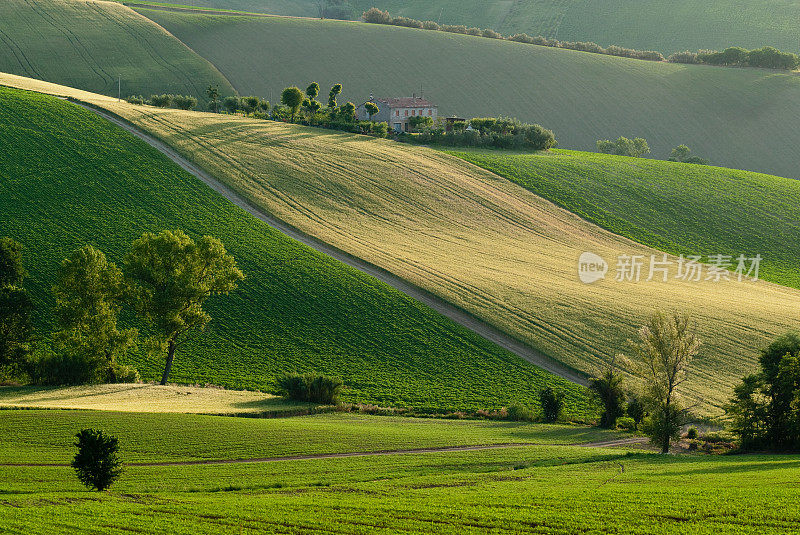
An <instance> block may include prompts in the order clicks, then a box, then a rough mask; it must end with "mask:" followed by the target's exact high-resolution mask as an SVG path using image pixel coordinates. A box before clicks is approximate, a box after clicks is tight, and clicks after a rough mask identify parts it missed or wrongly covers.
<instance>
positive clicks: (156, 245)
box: [125, 230, 244, 385]
mask: <svg viewBox="0 0 800 535" xmlns="http://www.w3.org/2000/svg"><path fill="white" fill-rule="evenodd" d="M125 273H126V275H127V277H128V279H129V283H130V286H131V290H132V293H133V296H134V302H135V304H136V307H137V310H138V312H139V314H140V315H141V316H142V317H143V318H144V319H145V320H146V321H148V322H149V323H150V324H151V325H152V326H153V327H154V328H155V330H156V332H157V333H158V334H157V335H156V336H155V338H154V339H153V341H154V342H156V346H157V347H158V348H160V349H161V350H162V351H163V350H166V364H165V366H164V373H163V375H162V376H161V384H162V385H164V384H167V379H169V373H170V370H171V369H172V362H173V360H174V357H175V350H176V349H177V348H178V346H179V345H180V344H181V343H182V342H183V341H184V340H185V338H186V335H187V334H188V333H190V332H192V331H194V330H198V329H203V328H204V327H205V326H206V325H207V324H208V322H209V321H211V316H209V315H208V313H207V312H206V311H205V310H203V303H204V302H205V300H206V299H207V298H208V297H210V296H212V295H216V294H227V293H228V292H230V291H232V290H234V289H235V288H236V285H237V283H238V282H239V281H241V280H242V279H244V274H243V273H242V272H241V270H240V269H239V268H238V267H237V266H236V261H235V260H234V258H233V256H231V255H230V254H228V252H227V251H226V250H225V246H224V245H223V244H222V242H221V241H219V240H218V239H216V238H214V237H212V236H203V237H202V238H200V239H199V240H197V241H196V242H195V241H194V240H192V239H191V238H190V237H189V236H187V235H186V234H185V233H184V232H183V231H180V230H176V231H174V232H173V231H169V230H165V231H163V232H161V233H160V234H152V233H149V232H148V233H145V234H143V235H142V237H141V238H139V239H138V240H136V241H135V242H133V245H132V246H131V249H130V251H129V252H128V254H127V255H126V256H125Z"/></svg>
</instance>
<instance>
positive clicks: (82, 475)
mask: <svg viewBox="0 0 800 535" xmlns="http://www.w3.org/2000/svg"><path fill="white" fill-rule="evenodd" d="M75 437H76V438H77V439H78V441H77V442H75V446H77V448H78V453H77V454H75V458H74V459H73V460H72V468H74V469H75V473H76V474H77V476H78V479H80V480H81V483H83V484H84V485H86V486H87V487H89V488H93V489H95V490H97V491H102V490H105V489H107V488H108V487H110V486H111V484H112V483H113V482H114V481H116V480H117V479H118V478H119V476H120V474H122V461H121V460H120V459H119V456H118V455H117V453H118V451H119V446H118V443H117V438H116V437H113V436H110V435H105V434H103V432H102V431H97V430H94V429H84V430H83V431H81V432H79V433H78V434H77V435H75Z"/></svg>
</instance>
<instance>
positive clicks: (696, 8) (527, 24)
mask: <svg viewBox="0 0 800 535" xmlns="http://www.w3.org/2000/svg"><path fill="white" fill-rule="evenodd" d="M160 2H161V3H168V4H184V5H193V6H198V7H211V8H218V9H233V10H241V11H250V12H256V13H272V14H275V15H294V16H302V17H316V16H317V14H318V13H319V8H318V2H315V1H313V0H299V1H296V2H288V1H286V0H192V1H191V2H190V1H189V0H160ZM348 3H349V4H350V5H351V6H353V15H354V17H355V18H357V17H359V16H360V15H361V13H362V12H363V11H365V10H367V9H369V8H371V7H378V8H379V9H383V10H387V11H389V12H390V13H391V14H392V15H395V16H397V15H402V16H405V17H410V18H413V19H417V20H433V21H438V22H440V23H441V24H463V25H465V26H477V27H478V28H492V29H494V30H497V31H499V32H500V33H502V34H504V35H513V34H515V33H527V34H529V35H543V36H545V37H554V38H558V39H561V40H563V41H594V42H596V43H599V44H601V45H603V46H608V45H612V44H616V45H620V46H625V47H630V48H639V49H646V50H658V51H659V52H663V53H665V54H667V53H671V52H676V51H680V50H686V49H691V50H698V49H704V48H712V49H722V48H725V47H728V46H743V47H745V48H760V47H762V46H765V45H771V46H775V47H778V48H781V49H785V50H790V51H795V52H796V51H797V33H798V31H800V22H798V21H800V4H798V3H797V2H791V1H789V2H787V1H785V0H764V1H762V2H746V1H744V0H713V1H709V2H693V1H691V0H673V1H672V2H658V1H655V0H639V1H635V0H603V1H601V0H348Z"/></svg>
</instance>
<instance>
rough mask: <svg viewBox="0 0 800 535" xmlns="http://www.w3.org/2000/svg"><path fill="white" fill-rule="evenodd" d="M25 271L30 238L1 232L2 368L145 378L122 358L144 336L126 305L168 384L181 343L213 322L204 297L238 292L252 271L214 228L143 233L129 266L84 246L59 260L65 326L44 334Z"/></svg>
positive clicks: (51, 375) (66, 376) (58, 294)
mask: <svg viewBox="0 0 800 535" xmlns="http://www.w3.org/2000/svg"><path fill="white" fill-rule="evenodd" d="M26 275H27V274H26V271H25V270H24V268H23V266H22V246H21V245H20V244H19V243H18V242H16V241H15V240H13V239H11V238H8V237H6V238H2V239H0V376H4V377H6V378H17V379H19V378H23V377H27V379H28V380H29V381H31V382H34V383H37V384H84V383H98V382H133V381H136V380H138V373H137V371H136V370H135V369H133V368H131V367H128V366H123V365H121V361H124V360H125V357H126V356H127V355H128V353H129V352H131V351H132V350H133V349H134V347H135V346H136V345H137V344H138V343H139V339H140V335H139V331H138V330H137V329H134V328H122V327H120V324H119V317H120V315H121V314H122V313H123V311H125V312H127V313H129V314H130V315H132V316H135V317H137V318H138V320H139V322H140V323H141V324H142V326H144V328H145V329H146V331H147V336H146V338H145V339H144V340H143V343H144V344H145V345H146V348H147V350H148V352H149V353H151V354H154V355H160V356H161V357H162V358H163V359H164V369H163V373H162V377H161V384H166V383H167V380H168V379H169V376H170V372H171V370H172V365H173V362H174V359H175V356H176V354H177V352H178V351H179V349H180V347H182V345H183V344H184V342H185V341H186V340H187V339H188V338H189V337H190V335H191V333H193V332H197V331H200V330H202V329H204V328H205V327H206V325H208V323H209V321H211V317H210V315H209V314H208V312H206V311H205V310H204V308H203V304H204V303H205V301H206V300H207V299H208V298H209V297H211V296H213V295H221V294H227V293H229V292H231V291H233V290H234V289H235V288H236V287H237V284H238V283H239V282H240V281H241V280H243V278H244V274H243V273H242V271H241V270H240V269H239V268H238V267H237V265H236V261H235V259H234V258H233V256H232V255H230V254H229V253H228V252H227V251H226V249H225V247H224V245H223V244H222V242H221V241H219V240H218V239H216V238H214V237H212V236H203V237H201V238H199V239H197V240H194V239H192V238H190V237H189V236H188V235H187V234H185V233H184V232H182V231H180V230H176V231H163V232H161V233H159V234H153V233H149V232H148V233H144V234H143V235H142V236H141V237H140V238H139V239H137V240H135V241H134V242H133V243H132V244H131V245H130V247H129V249H128V251H127V253H126V254H125V257H124V260H123V266H122V268H119V267H118V266H117V265H116V264H114V263H113V262H110V261H109V260H108V259H107V258H106V256H105V254H103V252H102V251H100V250H99V249H97V248H95V247H93V246H91V245H86V246H83V247H81V248H79V249H77V250H76V251H74V252H73V253H72V254H71V255H70V256H69V257H67V258H65V259H64V260H63V261H62V262H61V264H60V266H59V269H58V273H57V276H56V282H55V284H54V285H53V288H52V291H53V296H54V297H55V307H54V310H53V313H54V315H55V317H56V324H57V328H56V330H55V331H54V332H53V333H51V335H50V340H49V341H46V340H44V339H43V338H41V337H37V336H36V335H35V330H34V326H33V320H32V313H33V310H34V305H33V301H32V300H31V298H30V295H29V294H28V292H27V290H26V289H25V287H24V280H25V278H26Z"/></svg>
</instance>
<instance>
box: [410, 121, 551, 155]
mask: <svg viewBox="0 0 800 535" xmlns="http://www.w3.org/2000/svg"><path fill="white" fill-rule="evenodd" d="M409 124H410V126H411V127H412V130H413V131H416V132H418V133H417V134H415V135H401V136H400V137H399V139H400V140H401V141H413V142H416V143H423V144H426V145H429V144H436V145H446V146H451V147H492V148H499V149H520V150H547V149H550V148H552V147H555V146H556V143H557V142H556V138H555V135H554V134H553V132H552V130H548V129H546V128H544V127H542V126H539V125H538V124H528V123H523V122H521V121H520V120H519V119H514V118H509V117H499V118H497V117H476V118H474V119H470V120H469V121H456V122H454V123H453V124H452V128H451V129H450V130H449V131H448V130H446V129H445V128H444V127H443V126H442V125H440V124H439V125H437V124H434V122H433V120H432V119H431V118H430V117H412V118H411V119H409Z"/></svg>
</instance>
